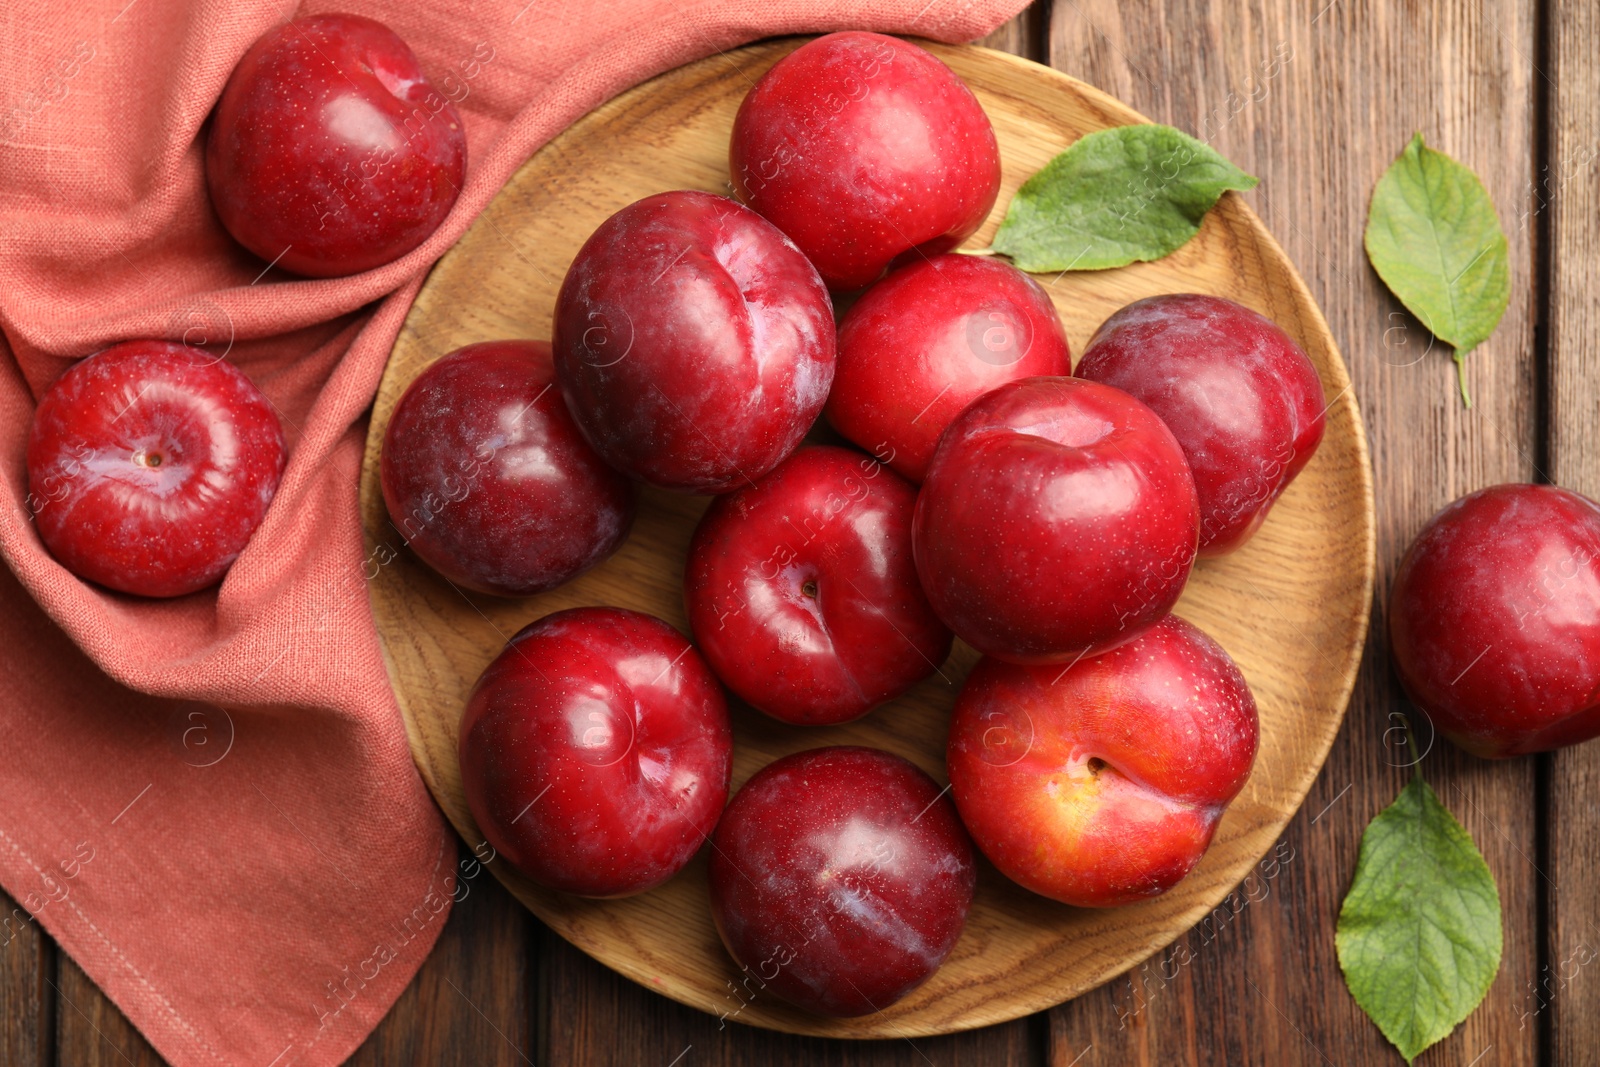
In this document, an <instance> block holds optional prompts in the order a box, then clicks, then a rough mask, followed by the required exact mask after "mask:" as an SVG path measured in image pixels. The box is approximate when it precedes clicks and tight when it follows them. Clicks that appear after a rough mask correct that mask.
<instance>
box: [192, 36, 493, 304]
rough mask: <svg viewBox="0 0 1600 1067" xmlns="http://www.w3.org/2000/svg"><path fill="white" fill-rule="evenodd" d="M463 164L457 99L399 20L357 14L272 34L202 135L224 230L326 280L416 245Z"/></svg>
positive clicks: (445, 203) (449, 201)
mask: <svg viewBox="0 0 1600 1067" xmlns="http://www.w3.org/2000/svg"><path fill="white" fill-rule="evenodd" d="M466 167H467V140H466V133H465V131H464V130H463V128H462V125H461V116H460V115H458V114H457V113H456V109H455V106H454V105H453V104H451V103H450V101H449V100H447V99H446V98H445V97H444V96H443V95H442V94H441V93H440V92H439V91H438V90H437V89H435V88H434V87H433V86H432V85H431V84H430V83H429V82H428V79H427V77H426V75H424V74H423V72H422V68H421V66H420V65H419V64H418V62H417V57H416V54H415V53H413V52H412V51H411V49H410V48H409V47H408V46H407V45H406V43H405V42H404V41H402V40H401V39H400V38H399V36H398V35H396V34H395V32H394V31H393V30H391V29H389V28H388V27H387V26H385V25H383V24H382V23H380V22H374V21H373V20H372V19H368V18H362V17H360V16H358V15H335V14H330V15H313V16H310V17H308V18H303V19H296V20H295V21H294V22H290V23H287V24H285V25H282V26H276V27H274V28H273V29H271V30H268V31H267V32H266V33H265V34H263V35H262V37H261V39H260V40H259V41H257V42H256V43H255V44H253V45H251V46H250V50H249V51H247V52H246V53H245V54H244V57H243V58H242V59H240V60H239V65H238V66H237V67H235V68H234V70H233V73H232V75H230V76H229V78H228V84H227V85H226V87H224V89H223V90H222V97H221V99H220V100H218V101H217V107H216V111H215V112H214V113H213V115H212V118H211V131H210V134H209V137H208V139H207V141H206V183H207V185H208V186H209V188H210V190H211V203H212V204H213V205H214V206H215V207H216V209H217V215H218V216H220V217H221V219H222V224H223V225H224V226H225V227H227V229H228V232H229V233H231V234H233V236H234V239H235V240H237V241H238V242H239V243H240V244H242V245H244V246H245V247H246V248H248V249H249V250H250V251H252V252H254V253H255V254H256V255H258V256H260V257H261V258H262V259H265V260H267V261H268V262H275V263H276V264H277V265H278V266H279V267H282V268H283V269H284V270H287V271H293V272H294V273H296V274H304V275H308V276H311V277H317V278H326V277H336V276H339V275H345V274H355V273H357V272H359V271H364V270H371V269H372V268H373V267H378V266H382V265H383V264H385V263H389V262H391V261H393V260H396V259H399V258H400V257H401V256H403V255H405V254H406V253H407V252H409V251H411V250H412V249H413V248H415V247H417V246H418V245H420V244H421V243H422V242H423V241H424V240H426V239H427V238H428V235H430V234H431V233H433V231H434V230H436V229H438V228H439V223H441V222H443V221H444V217H445V216H446V215H448V214H449V213H450V208H451V206H452V205H454V204H455V202H456V196H457V194H458V193H459V192H460V191H461V182H462V178H463V176H464V175H465V173H466Z"/></svg>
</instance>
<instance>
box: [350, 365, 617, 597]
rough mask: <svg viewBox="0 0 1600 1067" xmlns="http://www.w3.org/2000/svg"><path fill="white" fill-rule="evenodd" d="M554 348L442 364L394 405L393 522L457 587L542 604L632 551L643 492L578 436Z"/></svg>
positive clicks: (386, 471)
mask: <svg viewBox="0 0 1600 1067" xmlns="http://www.w3.org/2000/svg"><path fill="white" fill-rule="evenodd" d="M554 382H555V374H554V371H553V370H552V368H551V363H550V346H549V344H547V343H546V342H544V341H487V342H484V343H482V344H476V345H468V346H466V347H465V348H459V349H457V350H456V351H454V352H451V353H450V354H449V355H446V356H443V357H441V358H440V359H438V360H437V361H435V362H434V363H433V364H431V365H430V366H429V367H428V368H427V369H426V370H424V371H423V372H422V373H421V374H419V375H418V376H417V378H416V380H415V381H413V382H412V383H411V385H410V386H408V387H407V388H406V391H405V393H404V394H403V395H402V396H401V397H400V400H399V402H398V403H397V404H395V407H394V412H393V414H392V415H391V416H390V418H389V426H388V429H387V430H385V431H384V437H383V457H382V462H381V464H380V469H381V474H382V482H383V500H384V503H385V504H387V505H388V508H389V516H390V521H391V522H393V523H394V526H395V529H397V530H398V531H399V532H400V536H401V537H403V538H404V539H405V541H406V543H407V544H408V545H410V546H411V550H412V551H413V552H415V553H416V554H417V555H418V556H420V557H422V559H423V561H424V562H426V563H427V564H428V565H429V566H430V567H432V568H433V569H434V570H436V571H438V572H439V573H440V574H442V575H444V577H445V578H447V579H449V580H450V581H451V582H452V583H454V584H455V585H458V586H463V587H465V588H468V589H472V590H475V591H477V592H480V593H493V594H496V595H498V596H513V597H515V596H531V595H532V594H534V593H540V592H543V591H544V590H546V589H552V588H554V587H555V586H558V585H560V584H561V583H562V582H565V581H567V580H568V579H570V578H573V577H575V576H576V575H578V574H581V573H582V572H583V571H585V570H588V569H589V568H590V567H592V566H594V565H595V564H596V563H599V562H600V561H601V560H603V559H605V558H606V557H607V556H610V555H611V554H612V553H613V552H615V551H616V550H617V549H618V548H619V547H621V545H622V542H623V541H624V540H626V539H627V536H628V529H629V527H630V526H631V525H632V524H633V514H634V495H635V494H634V488H633V483H631V482H629V481H628V480H627V479H626V478H624V477H623V476H622V475H620V474H618V473H617V472H616V471H614V470H612V469H611V468H610V467H608V466H606V464H605V462H604V461H603V460H601V458H600V457H599V456H597V455H595V453H594V450H593V449H591V448H590V447H589V446H588V444H587V443H586V442H585V441H584V440H583V436H582V435H581V434H580V433H578V427H577V426H576V425H574V424H573V421H572V416H570V415H568V414H567V409H566V405H565V404H563V403H562V402H561V395H560V394H559V393H558V392H557V391H556V390H555V389H554V388H552V386H553V384H554Z"/></svg>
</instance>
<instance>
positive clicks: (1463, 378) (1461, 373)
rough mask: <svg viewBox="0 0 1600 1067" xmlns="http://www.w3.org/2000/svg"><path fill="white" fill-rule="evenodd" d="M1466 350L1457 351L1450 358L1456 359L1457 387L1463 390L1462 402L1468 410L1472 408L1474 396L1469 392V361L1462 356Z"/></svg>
mask: <svg viewBox="0 0 1600 1067" xmlns="http://www.w3.org/2000/svg"><path fill="white" fill-rule="evenodd" d="M1465 355H1466V353H1465V352H1456V353H1455V354H1453V355H1452V356H1451V357H1450V358H1451V359H1453V360H1455V361H1456V387H1457V388H1458V389H1460V390H1461V403H1462V406H1463V407H1465V408H1466V409H1467V410H1468V411H1470V410H1472V396H1471V394H1469V393H1468V392H1467V361H1466V360H1465V359H1463V358H1462V357H1463V356H1465Z"/></svg>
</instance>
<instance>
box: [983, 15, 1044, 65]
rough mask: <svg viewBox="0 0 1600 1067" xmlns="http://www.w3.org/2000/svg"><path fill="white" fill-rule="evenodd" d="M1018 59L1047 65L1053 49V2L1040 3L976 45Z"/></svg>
mask: <svg viewBox="0 0 1600 1067" xmlns="http://www.w3.org/2000/svg"><path fill="white" fill-rule="evenodd" d="M976 43H978V44H981V45H983V46H984V47H985V48H997V49H999V50H1000V51H1002V52H1010V53H1011V54H1012V55H1014V56H1024V57H1026V58H1028V59H1032V60H1036V61H1038V62H1040V63H1043V62H1045V57H1046V54H1047V53H1048V52H1049V49H1050V0H1037V2H1035V3H1033V4H1030V5H1029V6H1028V7H1027V9H1025V10H1024V11H1023V12H1022V13H1021V14H1019V15H1018V16H1017V17H1016V18H1013V19H1011V20H1010V21H1009V22H1006V23H1004V24H1002V25H1001V26H999V27H997V28H996V29H995V31H994V32H993V33H991V34H989V36H987V37H982V38H979V39H978V41H977V42H976Z"/></svg>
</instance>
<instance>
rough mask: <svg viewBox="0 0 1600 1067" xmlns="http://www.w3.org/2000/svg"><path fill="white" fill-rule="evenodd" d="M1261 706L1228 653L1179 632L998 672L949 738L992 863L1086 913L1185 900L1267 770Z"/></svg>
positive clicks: (962, 709)
mask: <svg viewBox="0 0 1600 1067" xmlns="http://www.w3.org/2000/svg"><path fill="white" fill-rule="evenodd" d="M1258 733H1259V725H1258V722H1257V716H1256V704H1255V698H1254V697H1253V696H1252V695H1251V693H1250V687H1249V686H1248V685H1247V684H1246V683H1245V680H1244V676H1243V675H1242V674H1241V673H1240V672H1239V669H1238V667H1237V666H1236V665H1235V664H1234V662H1233V660H1232V659H1230V658H1229V657H1228V654H1227V653H1226V652H1225V651H1223V649H1222V647H1221V646H1220V645H1218V644H1217V643H1216V642H1215V641H1213V640H1212V639H1211V638H1210V637H1208V636H1206V634H1204V633H1203V632H1202V631H1201V630H1200V629H1199V628H1197V627H1195V626H1193V625H1192V624H1190V623H1188V622H1185V621H1184V620H1182V619H1180V618H1177V617H1176V616H1171V615H1169V616H1167V618H1165V619H1163V620H1162V621H1161V622H1159V623H1157V624H1156V625H1155V626H1153V627H1152V628H1151V629H1149V630H1148V631H1146V632H1145V633H1144V634H1143V635H1142V636H1140V637H1139V638H1137V639H1135V640H1134V641H1132V642H1130V643H1128V644H1125V645H1122V646H1121V647H1119V648H1117V649H1114V650H1113V651H1111V652H1108V653H1105V654H1104V655H1101V656H1096V657H1093V658H1088V659H1083V660H1081V661H1079V662H1077V663H1075V664H1072V665H1070V666H1068V667H1067V668H1066V669H1064V670H1063V669H1062V668H1061V667H1060V666H1038V665H1035V666H1024V665H1019V664H1011V663H1004V662H1001V661H1000V660H996V659H991V658H985V659H984V660H982V661H981V662H979V664H978V666H977V667H976V668H974V669H973V672H972V674H971V675H970V676H969V677H968V679H967V682H966V685H965V686H964V687H963V688H962V691H961V695H960V697H959V698H958V699H957V701H956V708H955V712H954V715H953V717H952V720H951V724H950V741H949V746H948V749H947V752H946V759H947V762H948V765H949V770H950V784H951V795H952V796H953V797H954V798H955V802H956V807H957V808H958V809H959V810H960V812H961V818H962V821H963V822H965V823H966V825H967V829H968V830H969V831H971V833H972V837H973V840H974V841H975V842H976V843H977V845H978V847H979V849H981V850H982V851H983V853H984V855H986V856H988V857H989V859H990V860H991V861H992V862H993V863H994V865H995V866H996V867H998V868H999V869H1000V870H1001V871H1002V872H1003V873H1004V874H1005V875H1006V876H1007V877H1009V878H1011V879H1012V880H1014V881H1016V882H1017V883H1019V884H1020V885H1022V886H1024V887H1025V888H1027V889H1031V890H1032V891H1034V892H1035V893H1039V894H1042V895H1044V896H1047V897H1050V898H1052V899H1054V900H1059V901H1061V902H1063V903H1066V904H1073V905H1077V906H1079V907H1108V906H1112V905H1118V904H1131V903H1134V902H1136V901H1139V900H1144V899H1147V898H1149V897H1153V896H1157V895H1159V894H1161V893H1165V892H1166V891H1167V890H1169V889H1171V888H1172V887H1173V886H1174V885H1176V884H1177V883H1178V882H1179V881H1181V880H1182V879H1183V878H1184V877H1185V876H1186V875H1187V874H1188V873H1189V872H1190V871H1191V870H1193V868H1194V866H1195V864H1196V863H1198V862H1199V860H1200V857H1201V856H1202V855H1204V854H1205V851H1206V849H1207V848H1208V847H1209V846H1210V844H1211V838H1212V835H1213V834H1214V833H1215V832H1216V828H1217V822H1218V821H1219V820H1220V819H1221V817H1222V812H1223V810H1224V809H1225V808H1226V807H1227V806H1228V803H1229V802H1230V801H1232V800H1233V798H1234V797H1235V796H1237V795H1238V793H1239V791H1240V790H1241V789H1242V788H1244V784H1245V781H1246V779H1247V778H1248V777H1249V774H1250V768H1251V765H1252V764H1253V763H1254V761H1255V754H1256V745H1257V740H1258Z"/></svg>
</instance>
